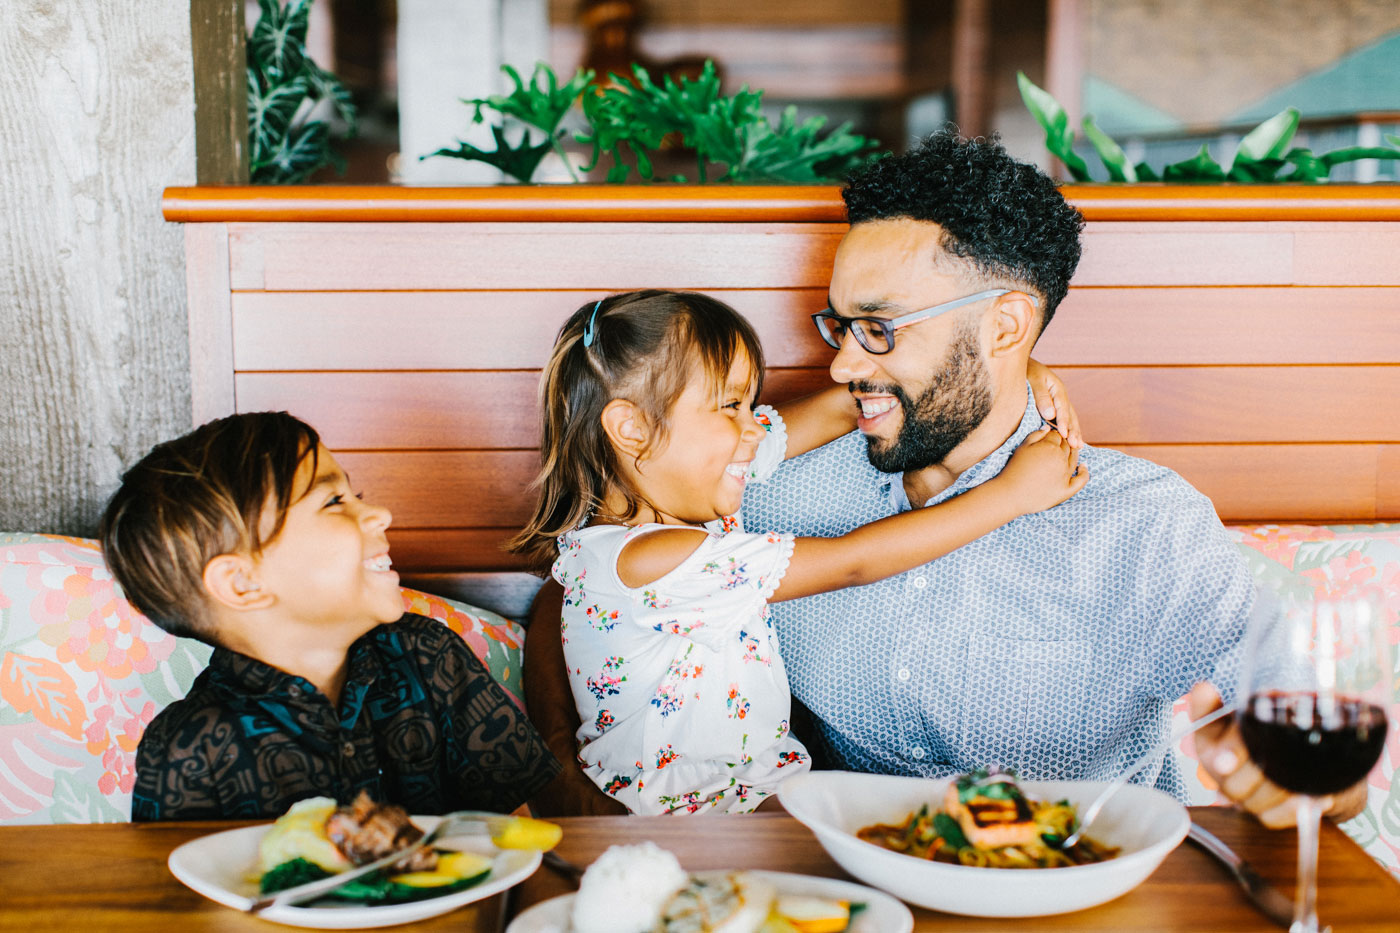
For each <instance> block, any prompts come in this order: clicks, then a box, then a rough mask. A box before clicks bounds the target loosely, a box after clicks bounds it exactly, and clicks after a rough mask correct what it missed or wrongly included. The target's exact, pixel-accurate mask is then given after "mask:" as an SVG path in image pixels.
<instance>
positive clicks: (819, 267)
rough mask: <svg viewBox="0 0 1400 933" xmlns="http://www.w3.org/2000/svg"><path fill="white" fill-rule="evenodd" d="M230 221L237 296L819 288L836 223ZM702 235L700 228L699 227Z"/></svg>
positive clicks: (837, 232)
mask: <svg viewBox="0 0 1400 933" xmlns="http://www.w3.org/2000/svg"><path fill="white" fill-rule="evenodd" d="M489 226H490V225H481V226H476V225H472V226H458V225H433V224H411V223H410V224H382V225H381V224H301V223H287V224H269V225H266V226H260V227H255V226H249V225H246V224H235V225H232V226H231V228H230V232H229V252H230V255H231V262H232V272H231V274H230V280H231V282H232V286H233V288H234V289H235V290H247V289H265V290H268V291H373V290H394V291H398V290H421V289H465V288H474V289H493V288H503V289H529V290H534V289H541V288H544V289H549V288H565V289H577V288H585V289H600V290H603V291H624V290H627V289H633V288H690V289H711V288H794V287H796V288H822V289H825V288H826V286H827V285H828V284H829V279H830V275H831V261H832V258H833V256H834V255H835V252H836V244H837V243H838V242H839V241H840V239H841V235H842V232H843V231H844V226H842V225H834V224H816V225H813V224H773V225H764V224H595V225H591V226H587V227H584V228H582V229H579V228H578V226H577V225H575V226H574V227H572V228H571V226H570V225H567V224H561V225H551V224H540V225H537V226H531V227H519V226H516V227H504V228H502V227H501V225H497V228H496V229H483V227H489ZM697 228H700V229H697Z"/></svg>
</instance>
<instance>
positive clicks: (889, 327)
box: [812, 288, 1040, 354]
mask: <svg viewBox="0 0 1400 933" xmlns="http://www.w3.org/2000/svg"><path fill="white" fill-rule="evenodd" d="M1013 291H1015V289H1012V288H992V289H988V290H987V291H985V292H978V293H977V294H975V295H968V296H967V297H966V298H955V299H953V300H952V301H945V302H943V303H942V304H937V305H934V306H933V307H931V308H925V309H924V310H922V311H912V312H910V313H909V314H901V315H900V316H899V317H892V318H883V317H842V316H841V315H839V314H837V313H836V312H835V311H833V310H831V309H830V308H825V309H823V310H821V311H818V312H817V313H816V314H814V315H812V323H813V324H816V325H817V332H818V333H819V334H821V335H822V339H823V340H825V341H826V343H827V346H829V347H831V348H833V349H836V350H839V349H841V344H842V342H843V341H844V340H845V339H846V332H847V331H850V332H851V333H853V334H855V336H856V343H858V344H860V345H861V346H862V347H863V348H864V349H865V351H866V352H867V353H875V354H880V353H888V352H890V351H891V350H893V349H894V332H895V328H897V327H908V326H909V325H910V324H917V323H919V322H920V321H926V320H928V319H930V318H935V317H937V316H938V315H940V314H943V313H945V312H948V311H952V310H954V309H955V308H961V307H963V306H964V305H970V304H972V303H973V302H976V301H982V300H983V299H986V298H996V297H998V296H1000V295H1006V294H1010V293H1011V292H1013ZM1026 297H1027V298H1029V299H1030V300H1031V303H1032V304H1034V305H1035V306H1036V307H1040V300H1039V299H1038V298H1036V297H1035V296H1034V295H1027V296H1026Z"/></svg>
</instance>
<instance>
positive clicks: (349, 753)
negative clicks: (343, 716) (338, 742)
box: [340, 742, 355, 758]
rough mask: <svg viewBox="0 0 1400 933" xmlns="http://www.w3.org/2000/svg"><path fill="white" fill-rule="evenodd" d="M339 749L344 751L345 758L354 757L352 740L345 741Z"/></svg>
mask: <svg viewBox="0 0 1400 933" xmlns="http://www.w3.org/2000/svg"><path fill="white" fill-rule="evenodd" d="M340 750H341V751H342V752H344V753H345V757H346V758H354V757H355V743H354V742H346V743H345V744H344V745H342V746H341V748H340Z"/></svg>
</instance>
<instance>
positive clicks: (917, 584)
mask: <svg viewBox="0 0 1400 933" xmlns="http://www.w3.org/2000/svg"><path fill="white" fill-rule="evenodd" d="M926 586H928V580H926V579H924V578H923V577H915V578H914V589H916V590H921V589H923V588H924V587H926Z"/></svg>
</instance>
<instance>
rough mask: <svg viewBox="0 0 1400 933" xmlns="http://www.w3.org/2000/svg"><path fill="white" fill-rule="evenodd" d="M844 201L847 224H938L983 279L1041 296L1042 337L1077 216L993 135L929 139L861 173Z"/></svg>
mask: <svg viewBox="0 0 1400 933" xmlns="http://www.w3.org/2000/svg"><path fill="white" fill-rule="evenodd" d="M841 196H842V197H843V198H844V199H845V201H846V216H847V219H848V220H849V221H850V222H851V224H853V225H854V224H858V223H863V222H865V221H868V220H888V219H894V218H909V219H910V220H920V221H927V222H930V223H936V224H938V225H939V226H940V227H942V228H943V239H942V247H943V250H944V252H946V253H947V254H948V255H950V256H954V257H958V258H960V259H963V260H966V261H967V262H968V263H969V264H971V266H972V267H973V268H974V269H975V270H976V272H977V273H978V275H979V276H980V277H982V278H985V279H988V280H990V281H997V280H1009V281H1010V282H1011V283H1015V284H1018V285H1022V286H1026V287H1028V288H1029V289H1030V290H1031V291H1032V292H1034V293H1036V294H1039V295H1040V297H1041V300H1042V301H1043V307H1042V312H1041V323H1040V326H1041V329H1042V330H1043V329H1044V328H1045V325H1046V324H1049V323H1050V318H1051V316H1052V315H1054V313H1055V308H1056V307H1058V306H1059V304H1060V301H1061V300H1063V298H1064V297H1065V292H1066V291H1067V290H1068V289H1069V280H1070V278H1071V277H1073V275H1074V269H1075V267H1076V266H1077V265H1078V264H1079V253H1080V245H1079V234H1080V231H1082V230H1083V229H1084V218H1083V216H1081V215H1080V213H1079V211H1077V210H1075V209H1074V208H1073V207H1071V206H1070V205H1069V204H1068V203H1067V202H1066V201H1065V199H1064V196H1063V195H1061V194H1060V191H1059V189H1058V188H1057V187H1056V185H1055V182H1054V181H1053V180H1052V179H1051V178H1049V177H1048V176H1047V175H1045V173H1043V172H1042V171H1040V169H1038V168H1036V167H1035V166H1034V165H1028V164H1026V163H1024V162H1018V161H1016V160H1015V159H1013V158H1012V157H1011V155H1010V154H1009V153H1007V151H1006V150H1005V149H1004V148H1002V145H1001V143H1000V142H999V141H998V140H997V138H996V137H993V138H992V139H989V140H988V139H964V138H962V137H961V136H958V135H957V134H956V133H955V132H951V131H943V132H939V133H934V134H933V135H931V136H928V137H926V138H925V139H923V140H922V141H921V142H920V143H919V144H918V145H917V146H915V147H914V148H912V149H910V150H909V151H908V152H906V153H904V154H903V155H891V156H886V157H885V158H883V159H879V160H877V161H875V162H872V163H869V164H868V165H866V166H864V167H863V168H861V169H858V170H857V171H856V172H855V173H853V174H852V175H851V177H850V180H849V181H847V182H846V186H845V187H844V188H843V189H842V190H841Z"/></svg>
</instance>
